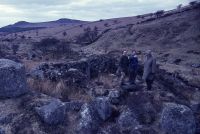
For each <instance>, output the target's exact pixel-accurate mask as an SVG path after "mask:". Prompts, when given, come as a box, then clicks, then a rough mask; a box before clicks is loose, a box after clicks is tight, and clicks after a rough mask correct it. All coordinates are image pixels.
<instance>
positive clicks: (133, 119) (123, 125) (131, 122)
mask: <svg viewBox="0 0 200 134" xmlns="http://www.w3.org/2000/svg"><path fill="white" fill-rule="evenodd" d="M117 123H118V124H119V127H120V130H122V131H127V130H129V131H130V130H133V129H137V128H138V127H139V122H138V119H137V116H136V115H135V113H134V112H132V111H131V110H130V109H129V108H127V109H125V110H124V111H123V112H122V113H121V114H120V116H119V119H118V121H117Z"/></svg>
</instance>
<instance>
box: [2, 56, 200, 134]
mask: <svg viewBox="0 0 200 134" xmlns="http://www.w3.org/2000/svg"><path fill="white" fill-rule="evenodd" d="M95 58H96V57H95ZM95 58H94V59H93V58H92V59H91V60H83V61H77V62H69V63H67V64H52V65H48V64H42V66H40V69H41V71H42V73H43V74H42V75H43V76H44V77H43V78H49V75H48V74H49V73H48V72H49V70H56V71H58V73H57V75H59V73H61V75H59V76H60V78H62V77H66V75H70V77H71V76H73V73H74V72H77V71H80V72H81V73H82V74H85V76H86V77H85V78H88V77H89V78H93V77H94V76H96V75H98V73H100V72H105V73H108V72H112V71H115V68H113V66H111V65H115V66H114V67H116V62H114V61H116V60H115V59H112V60H111V59H106V60H104V61H105V62H102V60H100V59H101V58H100V59H95ZM102 58H103V57H102ZM88 61H90V62H88ZM88 63H90V64H89V66H90V67H91V66H92V69H91V68H90V71H89V73H88ZM100 63H103V64H100ZM47 65H48V66H47ZM52 67H53V68H52ZM72 68H73V69H72ZM66 70H67V71H66ZM62 71H64V74H62V73H63V72H62ZM65 71H66V72H65ZM84 71H85V72H84ZM69 72H73V73H70V74H69ZM76 74H77V73H76ZM82 74H79V75H82ZM88 74H90V75H88ZM0 76H1V79H0V83H1V88H0V96H1V100H0V108H1V109H0V133H1V134H10V133H16V134H18V133H19V134H20V133H52V134H53V133H61V134H62V133H63V134H64V133H78V134H83V133H87V134H94V133H98V134H116V133H117V134H118V133H119V134H123V133H130V134H135V133H136V134H144V133H148V134H160V133H170V134H197V133H199V132H200V122H199V120H200V118H199V117H200V116H199V115H200V107H199V106H200V100H199V97H198V94H199V91H198V90H197V89H194V87H191V86H190V85H187V83H186V82H185V81H182V80H181V79H179V78H174V77H173V75H172V74H169V73H166V72H165V71H164V70H159V71H158V76H157V80H156V84H155V87H154V90H152V91H146V90H144V89H143V88H142V87H139V88H140V89H138V90H129V91H126V93H124V90H123V89H121V90H118V89H112V90H109V91H108V94H102V95H100V96H98V97H95V98H93V99H92V100H90V101H88V102H81V100H79V101H67V102H62V101H61V100H59V99H56V98H52V97H50V96H47V95H44V94H41V93H38V92H35V91H30V90H28V86H27V85H26V77H25V70H24V66H23V65H22V64H20V63H16V62H13V61H11V60H6V59H1V60H0ZM31 76H32V74H31ZM33 76H34V75H33ZM74 76H76V75H74ZM76 77H77V76H76ZM157 82H158V83H157ZM137 88H138V87H137ZM70 113H73V114H75V115H76V117H74V118H73V120H71V119H70Z"/></svg>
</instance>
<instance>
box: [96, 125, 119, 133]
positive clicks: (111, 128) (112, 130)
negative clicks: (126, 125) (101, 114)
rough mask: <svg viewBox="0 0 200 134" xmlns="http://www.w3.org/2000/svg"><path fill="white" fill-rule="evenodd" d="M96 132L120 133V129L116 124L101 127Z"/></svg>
mask: <svg viewBox="0 0 200 134" xmlns="http://www.w3.org/2000/svg"><path fill="white" fill-rule="evenodd" d="M97 134H120V131H119V128H118V126H117V125H109V126H106V127H104V128H101V129H100V130H99V131H98V133H97Z"/></svg>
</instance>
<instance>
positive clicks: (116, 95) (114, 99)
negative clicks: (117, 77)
mask: <svg viewBox="0 0 200 134" xmlns="http://www.w3.org/2000/svg"><path fill="white" fill-rule="evenodd" d="M108 97H109V100H110V102H111V103H112V104H119V102H120V92H119V91H117V90H111V91H110V92H109V94H108Z"/></svg>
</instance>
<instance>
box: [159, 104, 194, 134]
mask: <svg viewBox="0 0 200 134" xmlns="http://www.w3.org/2000/svg"><path fill="white" fill-rule="evenodd" d="M160 123H161V128H162V130H163V131H164V132H165V133H169V134H195V129H196V125H195V119H194V116H193V112H192V111H191V109H190V108H188V107H187V106H184V105H179V104H174V103H168V104H166V105H165V107H164V109H163V111H162V115H161V122H160Z"/></svg>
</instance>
